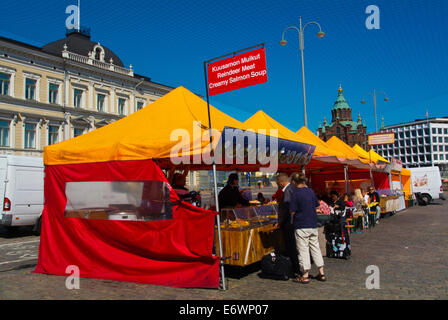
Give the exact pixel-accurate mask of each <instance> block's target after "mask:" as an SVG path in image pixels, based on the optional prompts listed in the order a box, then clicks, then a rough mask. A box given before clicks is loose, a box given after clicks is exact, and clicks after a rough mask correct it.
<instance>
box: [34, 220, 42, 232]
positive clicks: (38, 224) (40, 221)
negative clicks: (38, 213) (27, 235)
mask: <svg viewBox="0 0 448 320" xmlns="http://www.w3.org/2000/svg"><path fill="white" fill-rule="evenodd" d="M41 228H42V217H40V218H39V220H37V223H36V230H35V233H36V235H37V236H40V230H41Z"/></svg>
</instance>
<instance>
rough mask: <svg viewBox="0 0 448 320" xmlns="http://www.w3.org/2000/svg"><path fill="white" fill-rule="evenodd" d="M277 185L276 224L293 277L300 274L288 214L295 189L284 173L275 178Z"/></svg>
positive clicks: (294, 240)
mask: <svg viewBox="0 0 448 320" xmlns="http://www.w3.org/2000/svg"><path fill="white" fill-rule="evenodd" d="M277 183H278V185H279V186H280V187H281V188H282V189H281V194H282V197H281V199H280V203H279V213H278V224H277V226H278V227H279V228H280V230H281V232H282V235H283V241H284V243H285V249H286V254H287V256H288V257H289V259H290V260H291V265H292V271H293V273H294V276H295V277H298V276H299V274H300V267H299V257H298V253H297V247H296V238H295V235H294V226H293V225H292V223H291V216H290V214H289V203H290V201H291V196H292V194H293V193H294V191H295V189H296V187H295V185H294V184H293V183H290V182H289V181H288V175H287V174H286V173H280V174H279V175H278V176H277Z"/></svg>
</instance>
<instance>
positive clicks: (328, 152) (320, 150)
mask: <svg viewBox="0 0 448 320" xmlns="http://www.w3.org/2000/svg"><path fill="white" fill-rule="evenodd" d="M296 134H297V135H299V136H300V137H301V138H302V139H304V140H305V141H308V142H307V143H310V144H314V145H315V146H316V151H315V152H314V156H316V157H320V156H324V157H325V156H336V157H345V155H344V154H343V153H342V152H340V151H338V150H334V149H332V148H330V146H328V145H327V144H326V143H325V141H323V140H322V139H320V138H319V137H318V136H316V135H315V134H314V133H313V132H311V130H310V129H308V128H307V127H302V128H300V130H299V131H297V132H296Z"/></svg>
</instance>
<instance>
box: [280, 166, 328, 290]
mask: <svg viewBox="0 0 448 320" xmlns="http://www.w3.org/2000/svg"><path fill="white" fill-rule="evenodd" d="M292 181H294V183H295V184H296V185H297V188H296V189H295V191H294V193H293V194H292V196H291V202H290V205H289V211H290V214H291V217H292V218H293V225H294V229H295V238H296V246H297V251H298V252H299V265H300V269H301V271H302V276H299V277H297V278H296V279H294V281H296V282H298V283H302V284H307V283H309V281H310V280H309V272H310V270H311V261H310V252H311V256H312V258H313V261H314V263H315V264H316V266H317V268H318V270H319V274H318V275H317V276H315V277H314V278H315V279H317V280H319V281H326V277H325V274H324V259H323V258H322V252H321V251H320V247H319V234H318V230H317V213H316V208H317V207H319V201H317V197H316V195H315V194H314V191H313V190H312V189H311V188H308V187H307V185H306V176H305V175H304V174H303V173H300V174H299V173H295V174H293V176H292Z"/></svg>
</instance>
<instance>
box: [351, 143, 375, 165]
mask: <svg viewBox="0 0 448 320" xmlns="http://www.w3.org/2000/svg"><path fill="white" fill-rule="evenodd" d="M352 149H353V151H355V152H356V153H357V154H358V155H359V157H361V158H363V159H365V160H369V161H374V160H373V159H371V158H370V156H369V153H368V152H367V151H366V150H364V149H363V148H361V147H360V146H359V145H357V144H355V146H354V147H353V148H352Z"/></svg>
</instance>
